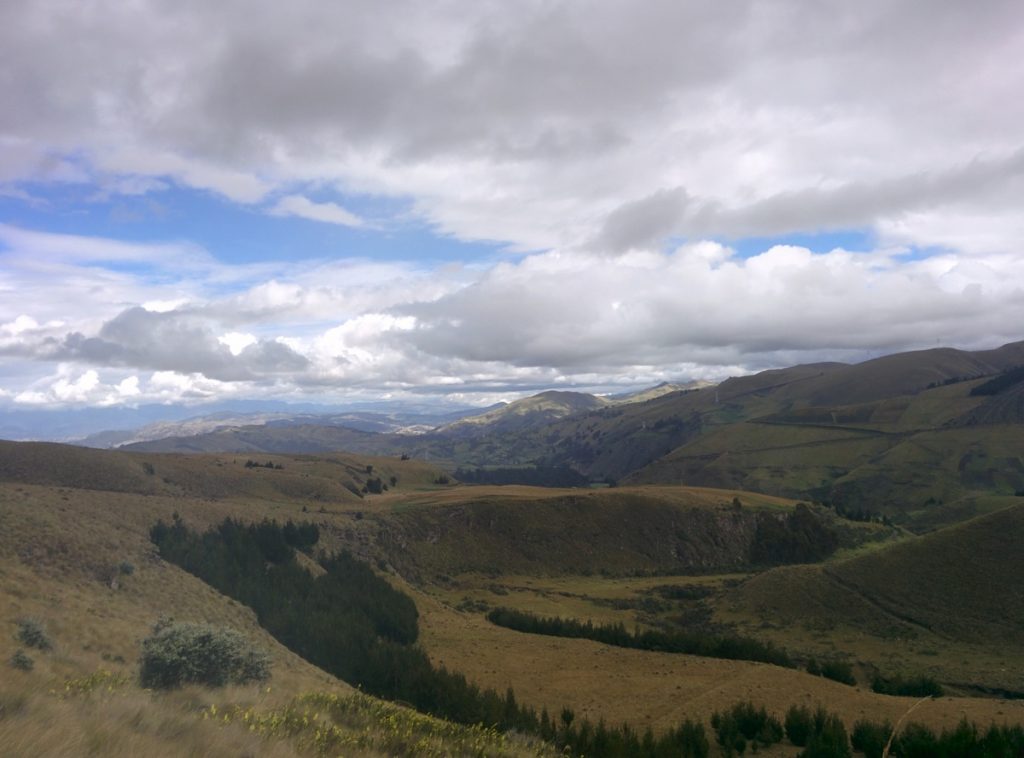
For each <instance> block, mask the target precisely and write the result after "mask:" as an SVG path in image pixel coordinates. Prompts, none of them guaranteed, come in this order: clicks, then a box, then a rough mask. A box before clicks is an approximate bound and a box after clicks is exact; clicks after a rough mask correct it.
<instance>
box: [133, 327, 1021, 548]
mask: <svg viewBox="0 0 1024 758" xmlns="http://www.w3.org/2000/svg"><path fill="white" fill-rule="evenodd" d="M1020 365H1024V342H1017V343H1012V344H1009V345H1005V346H1003V347H1001V348H998V349H996V350H988V351H978V352H967V351H960V350H951V349H945V348H943V349H934V350H923V351H916V352H911V353H901V354H897V355H891V356H885V357H882V358H877V359H874V360H870V361H866V362H864V363H860V364H856V365H846V364H841V363H821V364H810V365H804V366H793V367H790V368H786V369H777V370H770V371H764V372H761V373H759V374H756V375H753V376H745V377H737V378H733V379H729V380H726V381H725V382H722V383H721V384H720V385H718V386H715V387H703V388H700V389H690V390H681V391H676V392H669V393H667V394H661V395H658V396H656V397H652V398H651V399H647V400H643V401H639V400H640V399H641V398H643V397H644V396H643V395H641V396H638V398H636V399H634V400H635V401H634V402H629V403H624V404H620V403H612V402H608V401H602V400H600V399H597V398H594V397H592V396H590V395H583V394H580V393H563V392H547V393H541V394H539V395H537V396H535V397H532V398H527V399H524V400H521V401H517V402H516V403H512V404H510V405H508V406H505V407H503V408H501V409H498V410H495V411H492V412H491V413H488V414H483V415H481V416H478V417H475V418H472V419H467V420H465V421H461V422H457V423H455V424H452V425H449V426H448V427H445V428H443V429H441V430H437V431H435V432H431V433H428V434H421V435H394V434H388V435H374V434H368V433H363V432H355V431H352V430H347V429H344V428H340V427H315V426H312V427H310V426H305V427H285V428H272V427H243V428H237V429H229V430H223V431H221V432H218V433H216V434H213V435H200V436H197V437H186V438H176V439H167V440H160V441H157V442H153V443H146V445H145V446H142V447H139V448H137V449H147V450H165V451H190V450H206V451H209V450H228V451H240V452H243V453H244V452H252V453H253V454H256V451H259V454H264V453H265V452H267V451H270V452H287V451H291V452H320V451H326V450H331V449H348V450H351V451H355V452H358V453H360V454H367V453H370V452H377V453H382V454H387V455H398V454H400V453H407V454H410V455H412V456H413V457H416V458H423V459H429V460H432V461H436V462H438V463H439V464H440V465H445V466H448V467H449V468H451V469H454V468H455V467H456V466H459V465H470V466H483V467H510V468H514V467H519V466H525V465H539V466H546V467H569V468H572V469H574V470H575V471H577V472H580V473H582V474H583V475H585V476H587V477H589V478H590V479H591V480H592V481H602V480H614V481H620V483H623V482H625V483H629V484H686V485H695V486H710V487H720V488H735V489H743V490H754V491H760V492H766V493H770V494H774V495H779V496H783V497H789V498H794V499H803V500H817V501H829V502H834V503H838V504H839V505H841V506H842V507H844V508H846V509H848V510H866V511H871V512H875V513H878V514H886V515H888V516H890V517H891V518H893V519H895V520H897V521H899V522H900V523H902V524H904V525H906V526H908V527H910V528H913V529H917V530H923V529H926V528H933V527H935V526H941V525H944V524H950V523H955V522H956V521H957V520H958V519H960V518H962V517H963V514H964V513H965V512H970V508H966V509H965V504H966V503H969V502H973V501H976V500H977V499H978V498H983V497H987V496H991V495H1012V494H1013V493H1014V492H1016V491H1017V490H1020V489H1024V443H1022V442H1021V440H1024V434H1020V433H1019V431H1020V428H1021V423H1022V421H1024V385H1021V384H1020V383H1019V382H1017V383H1013V382H1009V381H1007V382H1004V383H1003V384H1005V386H1003V384H999V386H998V388H997V389H998V391H994V390H992V392H993V394H978V393H976V392H974V390H976V389H980V388H982V387H992V385H991V384H990V382H992V381H993V379H994V378H996V377H1000V376H1009V377H1010V378H1012V376H1016V375H1015V374H1009V375H1007V374H1006V373H1005V372H1008V371H1010V370H1012V369H1013V368H1014V367H1016V366H1020Z"/></svg>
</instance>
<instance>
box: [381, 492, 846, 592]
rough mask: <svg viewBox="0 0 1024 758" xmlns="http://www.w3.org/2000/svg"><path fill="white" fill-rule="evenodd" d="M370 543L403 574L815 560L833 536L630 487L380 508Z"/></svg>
mask: <svg viewBox="0 0 1024 758" xmlns="http://www.w3.org/2000/svg"><path fill="white" fill-rule="evenodd" d="M375 543H376V544H375V547H376V549H377V550H378V551H379V553H380V556H382V557H384V558H385V559H386V560H387V561H388V562H389V563H391V564H392V565H393V566H395V567H396V568H398V569H399V571H400V572H401V573H403V574H405V575H407V576H413V575H416V574H419V573H420V572H429V573H433V574H438V573H444V574H458V573H461V572H466V571H479V572H485V573H486V572H492V573H495V574H541V575H553V574H580V573H582V574H586V573H597V572H610V573H613V574H632V573H636V572H646V571H650V572H658V573H707V572H721V571H731V570H736V569H742V568H746V567H749V566H752V565H755V564H759V565H765V564H768V565H772V564H781V563H797V562H807V561H813V560H819V559H820V558H823V557H825V556H827V555H828V554H830V553H832V552H833V551H834V550H835V549H836V547H837V546H838V544H839V539H838V537H837V535H836V533H835V532H834V531H833V530H832V529H831V528H830V527H829V526H828V524H827V523H826V521H825V519H824V517H823V516H820V515H818V514H816V513H814V512H813V511H811V510H810V509H809V508H806V507H803V506H801V507H799V508H798V510H797V511H794V512H775V511H771V512H769V511H764V510H756V509H753V508H746V507H743V506H737V505H733V504H729V503H725V504H722V505H719V506H702V507H686V506H680V505H678V504H667V503H664V502H658V501H656V500H649V499H645V498H643V497H641V496H636V495H623V496H621V497H611V498H610V497H603V498H599V499H598V498H591V497H587V496H585V495H584V496H565V497H557V498H548V499H545V500H541V501H536V502H530V501H522V500H517V501H511V500H502V499H495V498H491V499H488V500H484V501H481V502H476V503H470V504H459V505H452V506H434V507H424V508H418V509H411V510H408V511H405V512H402V513H397V514H388V515H386V516H380V517H379V521H378V531H377V535H376V539H375Z"/></svg>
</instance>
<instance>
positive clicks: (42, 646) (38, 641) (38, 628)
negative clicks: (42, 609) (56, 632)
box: [18, 619, 53, 650]
mask: <svg viewBox="0 0 1024 758" xmlns="http://www.w3.org/2000/svg"><path fill="white" fill-rule="evenodd" d="M18 641H19V642H20V643H21V644H23V645H27V646H28V647H34V648H35V649H36V650H50V649H51V648H52V647H53V641H52V640H51V639H50V637H49V635H48V634H47V633H46V630H45V629H43V625H42V623H41V622H40V621H37V620H36V619H21V620H19V621H18Z"/></svg>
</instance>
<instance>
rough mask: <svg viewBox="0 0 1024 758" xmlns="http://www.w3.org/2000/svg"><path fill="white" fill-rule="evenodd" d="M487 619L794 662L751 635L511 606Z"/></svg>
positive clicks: (527, 628)
mask: <svg viewBox="0 0 1024 758" xmlns="http://www.w3.org/2000/svg"><path fill="white" fill-rule="evenodd" d="M487 620H488V621H490V622H491V623H492V624H497V625H498V626H504V627H506V628H508V629H515V630H516V631H518V632H527V633H529V634H545V635H549V636H552V637H574V638H583V639H588V640H594V641H596V642H603V643H604V644H606V645H615V646H617V647H628V648H635V649H638V650H654V651H659V652H663V653H688V654H690V655H702V656H705V657H708V658H725V659H728V660H740V661H760V662H762V663H774V664H775V665H777V666H786V667H789V668H792V667H793V661H792V660H790V657H789V655H787V654H786V651H785V650H782V649H781V648H778V647H776V646H775V645H773V644H771V643H770V642H761V641H760V640H755V639H753V638H751V637H741V636H738V635H718V634H710V633H708V634H703V633H692V632H662V631H653V630H647V631H639V630H637V631H634V632H630V631H627V630H626V627H625V626H624V625H623V624H621V623H619V624H603V625H597V626H595V625H594V623H593V622H592V621H587V622H583V621H577V620H576V619H566V618H559V617H557V616H552V617H541V616H535V615H534V614H532V613H526V612H523V611H517V610H512V609H510V608H495V609H494V610H492V611H491V612H490V613H488V614H487Z"/></svg>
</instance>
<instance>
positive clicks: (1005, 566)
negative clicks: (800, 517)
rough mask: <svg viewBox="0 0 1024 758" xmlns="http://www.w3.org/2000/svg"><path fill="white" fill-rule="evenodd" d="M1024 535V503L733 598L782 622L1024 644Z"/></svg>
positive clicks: (749, 586) (756, 582) (776, 572)
mask: <svg viewBox="0 0 1024 758" xmlns="http://www.w3.org/2000/svg"><path fill="white" fill-rule="evenodd" d="M1022 537H1024V502H1021V503H1020V504H1017V505H1014V506H1011V507H1008V508H1004V509H1002V510H999V511H996V512H994V513H990V514H987V515H985V516H981V517H978V518H976V519H972V520H970V521H967V522H965V523H963V524H959V525H957V526H953V527H948V528H946V529H942V530H940V531H937V532H933V533H931V534H928V535H925V536H922V537H915V538H911V539H907V540H904V541H901V542H898V543H896V544H893V545H891V546H889V547H886V548H883V549H879V550H876V551H873V552H870V553H867V554H865V555H859V556H856V557H853V558H850V559H848V560H843V561H833V562H830V563H827V564H823V565H819V566H800V567H783V568H778V569H773V570H771V571H768V572H765V573H764V574H761V575H759V576H757V577H754V578H752V579H751V580H749V581H748V582H746V583H745V584H744V585H743V586H742V587H740V588H737V589H736V590H735V591H734V595H733V597H732V598H731V601H732V602H734V603H736V604H737V605H738V606H739V607H745V608H746V609H748V610H749V611H752V612H755V613H758V614H760V615H763V616H764V617H766V618H770V619H773V620H774V621H776V622H778V623H783V624H805V625H806V624H811V625H814V624H821V625H823V626H826V627H827V626H829V625H835V624H842V625H846V626H851V627H856V628H859V629H861V630H863V631H864V632H865V633H867V634H871V635H876V636H881V637H887V638H893V637H895V638H899V637H901V636H902V637H907V636H913V635H914V634H915V633H916V632H921V631H924V632H927V633H930V634H934V635H937V636H939V637H944V638H948V639H951V640H959V641H966V642H975V643H984V642H990V643H996V644H1011V645H1016V646H1020V645H1021V640H1024V593H1022V592H1020V578H1021V576H1022V575H1024V551H1021V549H1020V543H1021V539H1022ZM1021 684H1024V682H1021Z"/></svg>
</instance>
